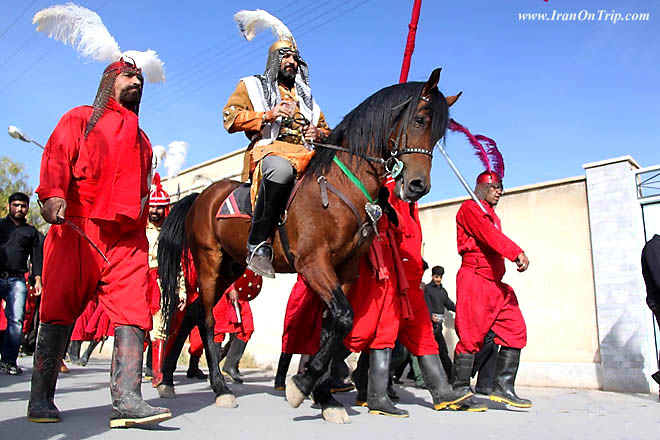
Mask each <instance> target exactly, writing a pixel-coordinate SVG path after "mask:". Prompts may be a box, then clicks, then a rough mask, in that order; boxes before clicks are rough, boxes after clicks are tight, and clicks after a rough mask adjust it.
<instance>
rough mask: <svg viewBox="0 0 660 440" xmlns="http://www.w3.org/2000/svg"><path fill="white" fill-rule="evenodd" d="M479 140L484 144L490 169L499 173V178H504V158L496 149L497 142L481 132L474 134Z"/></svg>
mask: <svg viewBox="0 0 660 440" xmlns="http://www.w3.org/2000/svg"><path fill="white" fill-rule="evenodd" d="M474 137H475V138H476V139H477V140H478V141H479V142H483V143H484V144H486V147H487V149H486V152H487V153H488V158H489V159H490V166H491V168H492V171H495V172H496V173H497V174H499V176H500V178H501V179H503V178H504V158H503V157H502V153H500V150H498V149H497V144H496V143H495V141H494V140H492V139H491V138H489V137H486V136H483V135H481V134H478V135H475V136H474Z"/></svg>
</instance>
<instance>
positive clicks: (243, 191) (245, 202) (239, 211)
mask: <svg viewBox="0 0 660 440" xmlns="http://www.w3.org/2000/svg"><path fill="white" fill-rule="evenodd" d="M232 217H241V218H252V201H251V200H250V183H243V184H242V185H241V186H239V187H238V188H236V189H235V190H234V191H232V193H231V194H229V196H228V197H227V198H226V199H225V201H224V202H222V205H220V209H218V213H217V214H216V215H215V218H232Z"/></svg>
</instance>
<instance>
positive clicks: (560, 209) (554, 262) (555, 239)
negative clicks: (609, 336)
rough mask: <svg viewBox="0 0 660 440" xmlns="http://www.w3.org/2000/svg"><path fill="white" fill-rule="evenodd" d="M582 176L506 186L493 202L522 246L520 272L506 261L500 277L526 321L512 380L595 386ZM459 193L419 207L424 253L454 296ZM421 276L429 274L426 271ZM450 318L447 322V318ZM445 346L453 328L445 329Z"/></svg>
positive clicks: (597, 359) (593, 322)
mask: <svg viewBox="0 0 660 440" xmlns="http://www.w3.org/2000/svg"><path fill="white" fill-rule="evenodd" d="M585 186H586V184H585V179H584V177H578V178H572V179H564V180H559V181H554V182H546V183H541V184H538V185H532V186H526V187H521V188H513V189H510V190H506V191H505V193H504V196H503V197H502V198H501V199H500V202H499V204H498V206H497V208H496V210H497V213H498V216H499V217H500V218H501V220H502V230H503V232H504V233H505V234H507V235H508V236H509V238H511V239H512V240H514V241H515V242H516V243H517V244H518V245H519V246H520V247H522V248H523V249H524V250H525V252H526V253H527V255H528V257H529V259H530V267H529V269H528V270H527V271H526V272H524V273H519V272H517V271H516V270H515V264H513V263H511V262H507V273H506V275H505V276H504V281H505V282H506V283H508V284H510V285H511V286H512V287H513V288H514V290H515V291H516V295H517V296H518V299H519V302H520V307H521V309H522V312H523V315H524V317H525V320H526V323H527V330H528V345H527V347H526V348H525V349H524V350H523V351H522V364H521V368H520V372H519V379H518V383H520V384H528V385H538V386H566V387H581V388H598V387H599V382H598V376H597V368H598V364H599V362H600V357H599V352H598V331H597V326H596V309H595V299H594V285H593V274H592V271H591V248H590V241H589V223H588V215H587V200H586V188H585ZM464 200H465V198H460V199H454V200H447V201H442V202H437V203H430V204H426V205H422V206H421V207H420V219H421V221H422V227H423V231H424V242H425V247H424V258H425V259H426V261H428V263H429V265H431V266H434V265H441V266H444V268H445V277H444V279H443V285H444V286H445V287H446V288H447V291H448V292H449V295H450V296H451V297H452V298H453V299H455V298H456V296H455V286H456V278H455V276H456V273H457V271H458V269H459V267H460V264H461V260H460V257H459V255H458V253H457V252H456V221H455V218H456V212H457V211H458V208H459V206H460V204H461V203H462V202H463V201H464ZM426 278H430V273H429V271H427V273H426ZM451 324H453V323H451V322H450V325H451ZM445 335H446V338H447V341H448V345H449V346H450V350H451V349H452V348H453V346H454V345H455V343H456V334H455V333H454V330H453V328H448V329H446V330H445Z"/></svg>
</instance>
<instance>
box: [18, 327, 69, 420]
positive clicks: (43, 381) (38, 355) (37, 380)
mask: <svg viewBox="0 0 660 440" xmlns="http://www.w3.org/2000/svg"><path fill="white" fill-rule="evenodd" d="M69 330H70V326H66V325H56V324H46V323H44V322H42V323H41V324H40V325H39V333H38V334H37V345H36V348H35V351H34V360H33V370H32V385H31V387H30V402H29V403H28V420H29V421H31V422H37V423H52V422H59V421H60V412H59V410H58V409H57V407H56V406H55V403H54V402H53V399H54V398H55V385H56V383H57V374H58V373H59V372H60V362H61V361H62V357H63V356H64V350H65V347H66V342H67V340H68V339H69Z"/></svg>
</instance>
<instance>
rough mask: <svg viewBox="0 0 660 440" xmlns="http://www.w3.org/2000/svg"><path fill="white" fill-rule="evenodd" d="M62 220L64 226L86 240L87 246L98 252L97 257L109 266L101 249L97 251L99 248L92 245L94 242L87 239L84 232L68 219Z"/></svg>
mask: <svg viewBox="0 0 660 440" xmlns="http://www.w3.org/2000/svg"><path fill="white" fill-rule="evenodd" d="M60 218H61V217H60ZM63 220H64V224H66V225H68V226H69V227H70V228H71V229H73V230H74V231H76V232H77V233H78V234H79V235H80V236H81V237H82V238H84V239H85V240H87V243H89V245H90V246H91V247H93V248H94V250H96V252H98V253H99V255H101V257H103V259H104V260H105V262H106V263H108V264H110V261H109V260H108V257H106V256H105V254H104V253H103V252H102V251H101V249H99V247H98V246H97V245H96V244H94V242H93V241H92V239H91V238H89V237H88V236H87V234H85V232H84V231H83V230H82V229H80V228H79V227H78V225H76V224H75V223H73V222H72V221H71V220H69V219H67V218H65V219H63Z"/></svg>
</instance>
